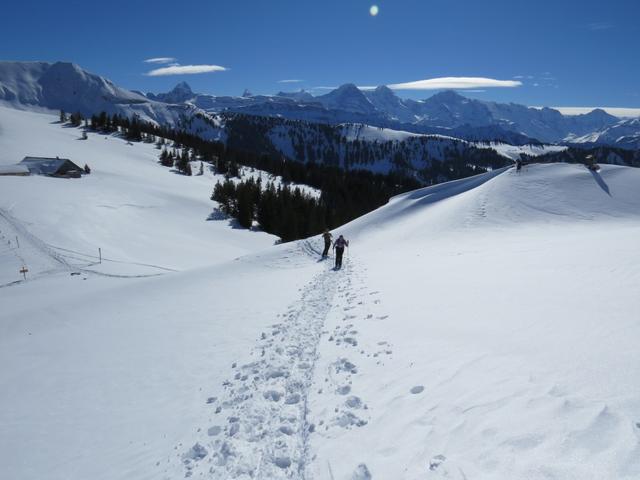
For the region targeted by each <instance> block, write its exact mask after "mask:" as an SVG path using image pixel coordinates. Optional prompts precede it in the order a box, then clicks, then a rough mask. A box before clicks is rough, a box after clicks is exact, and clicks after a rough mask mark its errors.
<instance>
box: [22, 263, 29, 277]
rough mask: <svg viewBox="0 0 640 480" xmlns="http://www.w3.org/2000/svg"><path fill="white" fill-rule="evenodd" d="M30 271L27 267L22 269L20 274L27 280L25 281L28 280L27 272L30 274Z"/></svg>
mask: <svg viewBox="0 0 640 480" xmlns="http://www.w3.org/2000/svg"><path fill="white" fill-rule="evenodd" d="M28 271H29V269H28V268H27V267H25V266H23V267H22V268H21V269H20V273H21V274H22V276H23V277H24V279H25V280H26V279H27V272H28Z"/></svg>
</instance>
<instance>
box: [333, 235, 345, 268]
mask: <svg viewBox="0 0 640 480" xmlns="http://www.w3.org/2000/svg"><path fill="white" fill-rule="evenodd" d="M348 246H349V240H345V238H344V237H343V236H342V235H340V236H339V237H338V239H337V240H336V241H335V242H334V243H333V249H334V250H335V251H336V269H338V268H342V255H343V254H344V247H348Z"/></svg>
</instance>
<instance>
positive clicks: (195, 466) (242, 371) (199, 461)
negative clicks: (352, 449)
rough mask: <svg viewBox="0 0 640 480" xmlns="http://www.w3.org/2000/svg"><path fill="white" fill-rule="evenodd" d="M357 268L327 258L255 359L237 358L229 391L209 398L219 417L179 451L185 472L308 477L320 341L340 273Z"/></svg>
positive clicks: (311, 250) (312, 253)
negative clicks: (332, 263) (338, 268)
mask: <svg viewBox="0 0 640 480" xmlns="http://www.w3.org/2000/svg"><path fill="white" fill-rule="evenodd" d="M298 248H299V249H300V250H302V252H303V254H304V255H300V254H299V253H298V255H299V256H305V257H307V261H308V257H313V258H317V257H318V256H319V253H318V251H317V249H316V248H315V247H314V246H313V245H312V244H311V243H310V242H308V241H305V242H299V243H298ZM283 258H285V259H287V258H289V257H286V256H285V257H283ZM350 270H351V268H350V265H349V263H348V262H347V263H345V265H344V268H343V270H342V271H337V272H336V271H333V269H331V268H330V266H329V265H327V268H326V269H325V270H324V271H323V272H321V273H319V274H317V275H315V276H314V277H313V278H312V279H311V281H310V282H309V283H308V284H307V285H306V286H305V287H304V288H303V289H302V292H301V296H300V299H299V300H297V301H296V302H295V303H294V304H292V305H291V306H289V308H288V309H287V311H286V312H285V313H283V314H280V315H278V317H279V318H278V323H275V324H273V325H271V328H270V330H269V331H266V332H263V333H262V335H261V337H260V339H259V340H258V341H257V344H256V346H255V347H254V348H253V350H252V352H251V357H253V359H254V360H253V361H251V362H248V363H246V364H243V365H239V364H237V363H233V364H232V370H231V375H230V378H229V379H228V380H227V381H225V382H224V384H223V387H224V394H223V395H222V396H221V397H220V398H216V397H211V398H209V400H208V403H210V405H211V409H212V410H213V412H215V413H214V414H213V421H212V423H211V424H210V425H206V426H203V427H204V428H202V429H201V439H200V440H199V441H198V442H197V443H195V444H194V445H193V446H191V448H189V449H188V450H186V451H182V452H179V453H178V456H179V459H180V461H181V462H182V463H183V465H184V472H185V477H191V476H194V477H200V476H204V477H206V478H214V479H229V478H260V479H280V478H296V479H304V478H308V477H307V473H306V470H307V466H308V464H309V458H308V457H309V436H310V434H311V433H313V432H314V431H315V428H316V426H315V425H314V424H313V423H310V421H309V407H308V399H309V391H310V388H311V386H312V383H313V375H314V368H315V365H316V361H317V357H318V353H317V349H318V345H319V342H320V339H321V337H322V333H323V328H324V325H325V319H326V317H327V315H328V314H329V311H330V310H331V309H332V304H333V298H334V296H335V294H336V291H338V290H340V286H339V285H340V279H342V278H345V277H346V276H348V275H349V273H350ZM343 288H344V287H343Z"/></svg>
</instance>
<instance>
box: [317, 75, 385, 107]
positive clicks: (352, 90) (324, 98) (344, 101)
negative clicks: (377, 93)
mask: <svg viewBox="0 0 640 480" xmlns="http://www.w3.org/2000/svg"><path fill="white" fill-rule="evenodd" d="M316 100H318V101H319V102H320V103H322V105H324V106H325V108H329V109H337V110H345V111H349V112H357V113H363V114H371V113H375V111H376V108H375V107H374V106H373V104H372V103H371V102H370V101H369V100H368V99H367V97H366V96H365V94H364V93H363V92H362V91H361V90H360V89H359V88H358V87H356V86H355V85H354V84H353V83H345V84H344V85H341V86H340V87H338V88H336V89H335V90H332V91H331V92H329V93H327V94H326V95H321V96H319V97H316Z"/></svg>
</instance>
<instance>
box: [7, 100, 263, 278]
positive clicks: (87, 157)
mask: <svg viewBox="0 0 640 480" xmlns="http://www.w3.org/2000/svg"><path fill="white" fill-rule="evenodd" d="M0 152H2V153H1V154H0V165H9V164H13V163H17V162H19V161H21V160H22V158H23V157H25V156H27V155H31V156H59V157H61V158H69V159H71V160H72V161H74V162H76V163H77V164H79V165H80V166H83V165H84V164H85V163H86V164H88V165H89V166H90V167H91V169H92V173H91V174H90V175H87V176H84V177H83V178H82V179H71V180H66V179H56V178H47V177H40V176H30V177H0V191H1V194H0V230H2V232H3V234H4V235H5V236H6V237H7V241H9V240H13V238H14V237H15V235H19V236H21V235H23V234H24V235H30V238H31V240H32V241H31V242H28V243H27V242H26V241H25V242H23V243H24V244H23V245H22V248H23V249H22V250H21V251H16V250H15V249H14V248H12V247H14V246H15V242H14V243H13V245H12V246H9V245H7V246H6V248H4V249H3V251H2V254H1V255H2V256H1V257H0V258H2V260H3V262H2V263H0V278H1V280H0V284H4V283H6V282H9V281H12V280H17V278H18V277H19V274H18V268H19V265H17V264H16V262H18V263H20V262H21V260H20V259H18V257H17V256H16V255H18V254H19V255H21V256H25V255H28V256H29V258H24V261H25V262H28V266H29V267H30V268H31V270H32V274H33V275H39V274H40V273H42V272H46V271H48V270H50V269H58V268H63V269H66V270H69V269H70V268H72V267H73V266H74V265H81V266H88V265H91V264H93V263H94V262H95V260H96V258H95V257H97V255H98V248H101V249H102V252H103V255H104V256H105V257H106V258H107V259H109V260H111V261H110V262H106V263H103V264H102V265H91V266H90V267H87V268H91V269H93V270H98V271H100V272H103V273H109V274H114V275H116V274H121V275H136V274H145V275H146V274H152V273H155V274H157V273H161V272H166V270H163V268H168V269H184V268H192V267H194V266H197V265H201V264H211V263H215V262H219V261H222V260H227V259H229V258H233V257H235V256H238V255H242V254H244V253H247V252H249V251H254V250H256V249H259V248H262V247H266V246H268V245H271V244H273V242H274V241H275V237H273V236H271V235H266V234H264V233H258V232H249V231H244V230H233V229H230V228H229V227H228V222H227V221H207V219H208V218H209V217H210V215H211V214H212V212H213V209H214V203H213V202H211V201H210V200H209V197H210V196H211V192H212V190H213V186H214V185H215V183H216V181H217V180H220V179H222V177H221V176H220V177H217V176H214V175H212V174H210V173H209V172H208V171H207V172H206V175H203V176H194V177H185V176H182V175H177V174H175V173H171V172H170V170H169V169H167V168H164V167H162V166H160V165H159V164H158V163H157V160H158V152H159V151H158V150H157V149H156V148H154V145H153V144H142V143H140V144H127V142H125V141H123V140H122V139H119V138H116V137H112V136H104V135H100V134H93V133H89V138H88V140H80V131H79V130H78V129H75V128H66V127H62V126H61V125H59V124H58V123H57V121H56V117H53V116H51V115H46V114H40V113H32V112H24V111H19V110H13V109H9V108H4V107H0ZM194 170H195V168H194ZM38 239H39V240H38ZM40 240H41V241H40ZM214 246H215V248H214ZM27 247H28V248H29V249H30V250H29V252H27ZM9 259H11V260H9ZM118 262H120V263H118ZM136 264H150V265H156V266H158V267H162V268H153V267H145V266H143V265H136Z"/></svg>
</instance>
